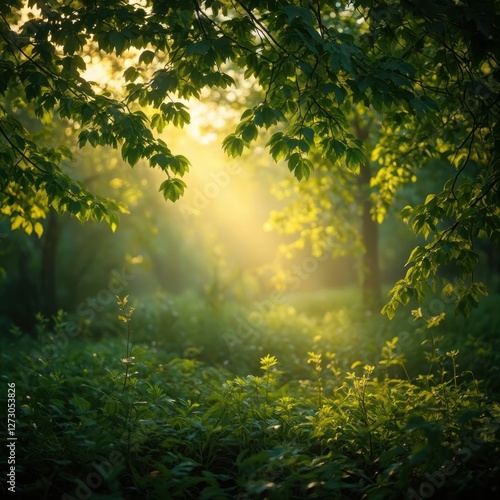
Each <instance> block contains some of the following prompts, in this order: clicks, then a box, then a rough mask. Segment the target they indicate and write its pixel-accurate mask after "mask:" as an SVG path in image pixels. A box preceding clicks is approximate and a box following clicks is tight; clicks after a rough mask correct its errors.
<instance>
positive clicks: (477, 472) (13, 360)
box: [2, 299, 500, 500]
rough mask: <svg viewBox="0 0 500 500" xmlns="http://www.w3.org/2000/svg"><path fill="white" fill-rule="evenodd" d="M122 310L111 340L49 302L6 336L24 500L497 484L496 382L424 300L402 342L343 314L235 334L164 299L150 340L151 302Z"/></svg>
mask: <svg viewBox="0 0 500 500" xmlns="http://www.w3.org/2000/svg"><path fill="white" fill-rule="evenodd" d="M119 305H120V312H119V315H120V319H121V320H122V323H119V325H121V327H120V330H119V334H118V335H117V336H116V337H114V338H103V339H101V340H99V341H90V340H89V339H87V338H85V337H83V334H82V335H81V336H80V337H76V338H71V341H70V342H63V340H61V339H63V337H64V335H63V334H64V332H65V331H67V329H66V330H65V328H66V327H67V322H68V321H69V320H68V319H65V317H64V315H59V317H58V318H56V321H55V322H54V324H53V326H52V327H51V328H49V326H48V323H47V322H46V321H45V320H44V318H39V321H40V328H39V338H38V339H30V338H28V337H27V336H24V335H22V334H19V332H17V334H18V337H19V338H17V339H16V340H15V343H14V344H11V345H10V346H9V349H8V351H6V350H5V349H4V352H3V354H2V364H3V366H4V369H3V372H2V379H3V380H4V382H12V381H14V382H15V383H16V397H17V427H16V434H17V437H18V441H17V457H18V462H17V464H18V465H17V483H18V491H19V492H20V493H21V494H22V495H24V498H38V499H44V498H46V499H50V498H62V499H66V500H69V499H75V498H76V499H81V498H91V499H99V498H108V499H141V498H150V499H164V498H167V499H168V498H172V499H177V498H179V499H207V500H208V499H240V500H243V499H303V498H316V499H335V498H339V499H342V498H348V499H349V498H351V499H362V498H367V499H400V498H414V499H418V498H430V497H434V498H459V497H460V495H463V496H464V498H466V497H467V496H468V495H470V493H471V492H474V494H475V495H479V494H481V495H482V497H483V498H495V497H496V495H497V494H498V490H496V488H497V486H496V485H497V480H498V478H499V476H500V473H499V466H498V463H499V458H500V404H499V403H498V402H497V401H496V398H495V396H496V395H497V394H496V393H495V392H494V391H493V390H492V389H491V386H489V385H488V384H487V383H486V382H485V381H482V380H478V377H477V376H476V375H475V373H474V371H473V370H471V369H470V368H471V366H467V365H466V364H465V363H464V361H463V360H464V355H463V352H464V350H472V349H473V346H474V344H473V343H469V344H465V342H467V338H468V337H467V336H466V337H465V340H464V343H462V344H461V345H460V346H459V348H458V347H457V348H456V349H448V347H447V346H446V342H445V339H444V335H443V328H445V326H444V323H443V322H442V319H443V316H440V315H436V316H428V315H426V314H425V313H422V310H417V311H416V312H415V314H414V316H415V320H417V321H416V322H414V323H413V326H408V325H410V323H409V322H408V321H406V323H405V328H406V330H405V331H404V333H406V331H407V330H408V329H411V333H412V336H411V338H407V336H406V335H399V336H398V335H395V333H397V330H399V333H401V332H402V330H401V328H402V326H401V324H399V325H398V324H397V323H395V324H393V325H396V326H390V325H389V326H388V324H387V323H385V322H384V321H382V320H379V319H375V318H373V317H370V316H365V317H360V315H359V314H358V313H356V314H353V313H350V312H349V311H348V310H341V311H337V312H335V313H328V314H326V315H325V316H324V317H322V318H316V319H312V318H311V317H306V316H302V315H299V314H297V313H296V312H294V311H293V310H291V309H286V306H283V307H279V308H274V309H272V310H269V311H267V312H266V314H263V315H262V319H261V322H260V324H259V325H255V327H254V328H253V331H251V332H250V334H248V335H247V336H246V337H245V338H238V337H237V335H236V334H235V333H234V331H233V337H232V338H231V333H228V332H230V327H231V325H233V326H234V327H235V328H237V325H238V319H235V316H234V314H233V313H234V311H232V313H231V314H229V313H228V312H227V311H219V312H217V313H214V312H213V313H212V314H211V315H210V316H209V315H208V314H207V310H206V309H205V308H204V306H203V305H199V304H198V305H196V307H198V308H199V309H198V312H197V313H195V312H193V311H191V315H190V316H189V315H188V316H186V314H185V311H184V312H182V308H180V309H181V312H180V313H179V312H178V311H177V313H176V314H177V317H176V316H175V315H174V314H173V313H174V310H175V305H174V304H169V305H168V306H167V308H166V310H164V311H163V313H164V314H165V318H164V320H165V324H167V323H168V329H169V335H170V337H168V338H167V339H163V340H162V338H161V336H159V335H158V334H156V335H150V339H149V341H147V340H146V339H147V337H148V335H149V334H151V332H149V334H148V335H144V332H142V333H141V328H143V327H144V324H145V319H144V318H145V317H146V316H147V315H146V314H145V311H144V310H143V311H141V310H140V309H141V308H140V306H139V307H138V308H137V310H136V311H135V312H134V310H133V308H131V307H130V304H128V303H127V300H125V299H121V301H120V304H119ZM158 314H159V313H158ZM204 315H205V316H204ZM150 319H151V318H150ZM151 324H153V323H151V322H150V323H149V325H151ZM200 325H201V326H200ZM203 328H206V329H207V330H206V333H207V339H205V338H203V336H202V335H201V334H200V329H203ZM217 328H219V330H217ZM190 329H191V330H190ZM174 331H176V332H177V333H178V338H177V339H175V338H172V337H171V335H172V334H173V332H174ZM194 332H198V333H197V334H196V335H195V334H194ZM221 332H222V333H221ZM218 334H219V337H217V335H218ZM224 334H226V335H228V336H229V337H227V338H224V337H223V335H224ZM266 334H267V336H266ZM370 336H371V338H370ZM151 337H152V338H153V339H154V340H152V338H151ZM221 337H222V338H221ZM51 338H52V340H53V346H54V348H53V349H52V350H49V349H45V350H44V349H43V348H42V347H41V346H43V345H44V344H43V342H47V339H49V341H50V339H51ZM57 339H59V341H57ZM362 339H365V340H364V342H363V340H362ZM469 341H470V339H469ZM14 346H15V348H14ZM174 347H175V348H174ZM263 349H265V352H262V350H263ZM471 355H472V354H471V353H468V354H466V356H471ZM245 370H247V373H243V372H244V371H245ZM2 404H3V403H2Z"/></svg>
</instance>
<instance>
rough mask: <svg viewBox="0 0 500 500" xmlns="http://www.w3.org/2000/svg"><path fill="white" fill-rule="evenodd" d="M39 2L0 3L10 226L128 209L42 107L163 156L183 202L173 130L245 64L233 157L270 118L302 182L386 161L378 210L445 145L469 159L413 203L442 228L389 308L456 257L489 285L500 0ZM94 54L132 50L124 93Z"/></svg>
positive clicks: (473, 297) (143, 155) (1, 142)
mask: <svg viewBox="0 0 500 500" xmlns="http://www.w3.org/2000/svg"><path fill="white" fill-rule="evenodd" d="M27 3H28V6H29V7H30V8H31V14H29V15H28V14H27V13H26V10H25V9H23V7H24V2H23V1H21V0H4V1H3V2H2V4H1V5H0V49H1V50H0V54H1V55H0V197H1V212H2V213H4V214H6V215H7V216H9V217H10V218H11V222H12V228H14V229H15V228H17V227H22V228H24V229H25V230H26V231H27V232H32V231H35V232H36V233H37V234H38V235H41V234H42V232H43V226H42V224H41V223H40V219H43V218H44V216H45V214H46V213H47V211H48V210H49V208H50V207H53V208H54V209H55V210H57V211H58V212H60V213H61V212H65V211H68V212H71V213H73V214H75V215H76V216H77V217H79V218H81V219H89V218H93V219H97V220H102V219H105V220H107V221H108V222H109V223H111V224H112V225H113V226H114V225H116V222H117V213H118V212H119V211H120V210H125V208H124V207H122V206H120V205H119V204H117V203H115V202H113V201H112V200H109V199H105V198H100V197H98V196H95V195H93V194H92V193H91V192H89V190H88V189H87V187H86V186H85V184H84V183H83V182H81V181H78V180H76V179H74V178H71V177H70V176H68V175H67V174H65V173H64V172H63V169H62V165H63V163H64V162H65V161H71V159H70V152H69V151H68V150H67V148H62V147H57V146H53V145H50V143H49V142H48V141H47V138H46V137H44V135H43V133H41V131H40V122H41V123H42V124H44V123H50V121H51V120H53V119H54V117H59V118H61V119H64V120H68V121H69V122H71V123H74V124H77V125H78V126H77V127H76V126H75V127H74V128H75V133H77V134H78V143H79V145H80V147H83V146H84V145H85V144H90V145H92V146H97V145H108V146H111V147H113V148H119V149H120V150H121V154H122V157H123V158H124V159H125V160H126V161H127V162H128V163H129V164H130V165H131V166H134V165H135V164H137V163H138V162H139V161H140V160H145V161H147V162H148V163H149V165H150V166H151V167H158V168H159V169H161V170H162V171H163V172H164V173H165V176H166V179H165V181H164V182H163V183H162V184H161V187H160V189H161V191H162V192H163V194H164V195H165V198H166V199H168V200H171V201H175V200H177V199H178V198H179V197H180V196H182V194H183V192H184V189H185V187H186V186H185V183H184V182H183V180H182V176H183V175H184V174H185V173H186V172H187V170H188V168H189V161H188V159H187V158H185V157H184V156H182V155H176V154H174V153H173V152H172V151H171V150H170V149H169V147H168V144H167V143H166V142H165V141H164V140H162V139H161V137H160V134H161V132H162V131H163V130H164V128H165V127H166V126H168V125H173V126H176V127H182V126H183V125H185V124H186V123H189V119H190V115H189V109H188V107H187V103H188V101H189V100H190V99H202V98H204V97H205V96H206V95H207V91H211V90H218V91H221V90H224V89H228V88H231V87H235V86H237V85H238V79H241V77H242V75H243V78H245V79H250V80H252V81H254V82H255V86H256V88H257V89H259V91H258V94H259V95H258V100H257V103H256V104H255V105H252V104H253V103H252V104H249V106H248V107H247V108H246V109H245V110H244V111H243V113H242V115H241V120H240V122H239V123H238V125H237V126H236V128H235V130H234V132H233V133H232V134H230V135H229V136H227V137H226V139H225V140H224V142H223V147H224V149H225V151H226V152H227V153H228V155H229V156H233V157H234V156H238V155H241V154H242V152H243V151H244V149H245V148H249V147H250V146H251V144H252V143H253V142H254V141H256V140H257V138H258V137H259V136H261V135H262V133H263V131H266V130H269V132H268V134H269V140H268V142H267V148H268V151H269V153H270V155H271V156H272V158H273V159H274V160H276V161H280V160H284V162H285V163H286V164H287V166H288V168H289V170H290V171H291V172H292V173H293V175H294V176H295V177H296V178H297V179H298V180H299V181H300V180H302V179H307V178H309V176H310V175H311V173H312V171H313V170H314V168H315V164H314V163H313V162H312V161H311V157H312V155H313V154H316V155H318V156H319V157H320V158H323V159H324V160H325V162H328V163H329V164H332V165H335V164H338V165H342V166H346V167H347V168H348V169H350V170H351V171H354V172H355V171H356V170H357V169H358V167H359V165H360V164H362V163H366V162H372V163H373V164H375V165H377V168H378V169H377V175H376V177H375V178H374V181H373V183H372V184H373V186H372V188H373V197H374V200H375V201H376V208H375V212H374V214H373V215H374V217H376V218H377V220H379V221H381V220H382V219H383V217H384V214H385V212H386V211H387V210H388V208H389V207H390V206H391V205H392V204H393V202H394V200H395V197H396V195H397V193H398V190H399V189H400V188H401V187H402V186H404V185H405V184H407V183H408V182H409V181H411V180H412V179H413V178H414V177H415V176H417V178H418V172H419V169H421V168H423V167H426V168H430V167H429V165H431V163H429V159H436V158H437V159H440V160H442V161H444V162H447V163H448V164H450V165H451V166H452V167H453V169H454V170H453V175H452V176H451V177H450V178H449V179H448V180H447V181H446V182H445V183H444V185H442V186H439V187H438V188H437V190H436V192H434V193H429V195H428V196H427V198H426V199H425V200H422V203H419V204H415V205H413V206H408V207H406V208H404V210H403V211H402V214H401V215H402V218H403V219H404V220H406V221H407V222H408V223H409V225H410V227H411V229H412V230H413V232H414V233H416V234H421V235H423V237H424V238H425V239H426V243H425V244H423V245H421V246H418V247H416V248H415V250H414V251H413V252H412V254H411V256H410V258H409V261H408V264H409V265H410V268H409V270H408V273H407V275H406V277H405V278H404V279H403V280H401V281H400V282H398V283H397V284H396V286H395V288H394V289H393V294H392V299H391V301H390V302H389V304H388V305H387V306H386V308H385V312H386V313H387V314H388V315H389V316H392V315H393V314H394V311H395V309H396V307H397V305H398V304H399V303H403V304H405V303H407V302H408V301H409V299H410V297H411V296H412V295H417V296H418V297H419V298H422V297H423V295H424V294H425V293H426V292H427V290H428V288H429V287H434V286H436V276H437V274H438V269H439V268H440V267H441V266H442V265H444V264H449V263H452V262H456V263H457V267H458V269H457V271H458V276H459V280H458V281H457V284H456V286H455V288H454V289H453V292H455V293H457V297H458V299H457V305H458V306H459V308H460V309H461V310H462V311H463V312H466V313H467V312H468V311H469V310H470V307H471V306H472V305H474V303H475V302H477V294H478V293H485V289H484V287H483V286H482V285H480V284H477V283H473V280H470V281H467V279H466V278H467V277H468V276H470V275H471V274H472V272H473V269H474V266H475V264H476V262H477V254H476V253H475V251H474V241H475V240H476V239H477V238H478V237H486V238H489V239H491V240H493V241H495V242H498V236H499V227H500V221H499V209H498V179H499V168H498V156H499V144H500V142H499V125H498V112H499V102H498V81H499V71H498V54H499V40H498V33H499V32H500V31H499V2H498V1H496V0H495V1H489V0H488V1H487V0H479V1H474V2H472V0H470V1H469V0H457V1H454V0H437V1H431V0H401V1H398V0H379V1H375V2H374V1H372V0H355V1H352V2H347V1H344V0H340V1H338V2H335V3H333V2H324V1H321V0H315V1H313V0H311V1H307V2H305V1H298V0H293V1H292V0H248V1H227V0H206V1H200V0H195V1H193V2H185V1H181V0H170V1H162V0H142V1H141V2H128V1H125V0H104V1H99V2H97V1H94V0H80V1H78V0H76V1H73V0H71V1H70V0H40V1H36V0H29V1H28V2H27ZM96 54H98V55H99V56H100V57H103V58H104V57H110V56H112V57H114V58H115V60H116V62H117V63H118V64H119V63H120V61H122V62H123V58H124V57H125V56H127V57H128V58H129V59H130V60H132V64H131V65H129V66H128V67H127V68H126V69H125V68H124V67H122V68H121V73H122V74H121V81H122V93H120V94H113V93H111V92H110V91H108V90H106V89H103V88H102V87H101V86H99V85H98V84H96V83H93V82H92V81H90V80H89V79H88V78H86V76H85V71H86V68H87V65H88V63H89V61H90V59H91V57H93V56H95V55H96ZM208 95H210V94H208ZM147 109H148V110H152V112H151V113H148V112H146V110H147ZM367 114H370V115H372V114H374V115H375V116H376V125H374V126H373V130H371V131H370V133H369V134H368V138H367V139H366V140H362V139H360V138H359V136H357V135H356V134H355V133H354V132H353V127H352V120H353V116H358V117H359V116H366V115H367ZM368 146H369V147H368ZM450 286H451V285H450V284H445V287H446V288H445V289H446V290H448V291H450Z"/></svg>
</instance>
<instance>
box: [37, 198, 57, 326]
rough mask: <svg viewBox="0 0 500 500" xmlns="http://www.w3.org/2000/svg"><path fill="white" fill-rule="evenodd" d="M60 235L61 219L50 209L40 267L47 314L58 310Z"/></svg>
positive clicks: (43, 300) (43, 307) (44, 310)
mask: <svg viewBox="0 0 500 500" xmlns="http://www.w3.org/2000/svg"><path fill="white" fill-rule="evenodd" d="M58 236H59V221H58V216H57V214H56V212H55V210H54V209H52V208H51V209H50V211H49V214H48V216H47V224H46V227H45V234H44V239H43V246H42V263H41V269H40V291H41V305H42V311H43V313H44V315H45V316H49V317H50V316H53V315H54V314H55V313H56V312H57V294H56V252H57V243H58V239H59V238H58Z"/></svg>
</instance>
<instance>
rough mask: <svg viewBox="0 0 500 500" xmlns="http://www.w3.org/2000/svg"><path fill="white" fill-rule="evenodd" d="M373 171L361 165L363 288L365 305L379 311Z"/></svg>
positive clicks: (379, 290)
mask: <svg viewBox="0 0 500 500" xmlns="http://www.w3.org/2000/svg"><path fill="white" fill-rule="evenodd" d="M370 180H371V170H370V166H369V165H361V166H360V171H359V184H360V191H361V195H362V204H363V206H362V215H361V238H362V242H363V246H364V247H365V252H364V254H363V258H362V262H361V287H362V293H363V304H364V306H365V307H366V308H367V309H369V310H371V311H374V310H379V309H380V307H381V306H382V283H381V280H380V267H379V258H378V224H377V222H376V221H374V220H373V218H372V214H371V209H372V206H373V204H372V201H371V200H370V192H369V187H370Z"/></svg>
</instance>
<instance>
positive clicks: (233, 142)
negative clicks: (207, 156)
mask: <svg viewBox="0 0 500 500" xmlns="http://www.w3.org/2000/svg"><path fill="white" fill-rule="evenodd" d="M244 145H245V143H244V142H243V139H241V138H239V137H237V136H236V135H235V134H230V135H228V136H227V137H226V138H225V139H224V140H223V141H222V147H223V149H224V151H225V152H226V154H228V155H229V156H231V157H233V158H236V157H238V156H241V155H242V154H243V147H244Z"/></svg>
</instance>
